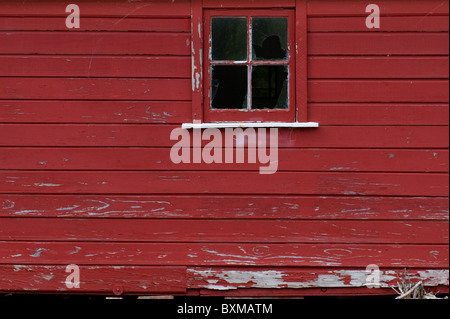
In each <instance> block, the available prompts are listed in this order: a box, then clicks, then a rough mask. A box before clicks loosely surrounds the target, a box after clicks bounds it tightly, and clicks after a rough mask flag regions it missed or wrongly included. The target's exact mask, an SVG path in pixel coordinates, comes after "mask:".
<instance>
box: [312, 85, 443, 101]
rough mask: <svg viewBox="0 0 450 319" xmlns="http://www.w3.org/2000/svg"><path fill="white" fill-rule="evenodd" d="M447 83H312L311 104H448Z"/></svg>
mask: <svg viewBox="0 0 450 319" xmlns="http://www.w3.org/2000/svg"><path fill="white" fill-rule="evenodd" d="M448 87H449V82H448V80H411V81H406V80H398V81H393V80H311V81H310V82H309V100H310V102H343V103H345V102H383V103H386V102H387V103H395V102H412V103H415V102H419V103H424V102H425V103H448V102H449V101H450V98H449V90H448Z"/></svg>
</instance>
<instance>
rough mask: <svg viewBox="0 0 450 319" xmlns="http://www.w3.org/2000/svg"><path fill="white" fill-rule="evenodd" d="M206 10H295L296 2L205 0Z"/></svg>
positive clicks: (281, 0)
mask: <svg viewBox="0 0 450 319" xmlns="http://www.w3.org/2000/svg"><path fill="white" fill-rule="evenodd" d="M203 7H204V8H214V9H220V8H228V9H230V8H231V9H236V8H257V9H260V8H295V0H277V1H272V0H220V1H217V0H203Z"/></svg>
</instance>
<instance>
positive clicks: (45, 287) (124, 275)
mask: <svg viewBox="0 0 450 319" xmlns="http://www.w3.org/2000/svg"><path fill="white" fill-rule="evenodd" d="M79 270H80V287H79V288H75V289H69V288H68V287H67V286H66V278H67V276H69V275H70V272H69V273H67V272H66V267H64V266H52V265H49V266H30V265H14V266H12V265H10V266H0V278H1V279H0V291H1V292H4V293H5V292H22V293H24V292H26V293H31V292H36V291H37V292H39V293H43V292H58V293H59V294H62V293H84V294H89V293H91V294H92V293H94V294H106V295H114V294H118V291H122V290H123V293H122V294H142V295H145V294H152V293H153V294H170V293H176V294H177V293H178V294H179V293H183V294H184V293H186V289H187V278H186V275H187V272H186V268H185V267H123V266H116V267H101V266H98V267H96V266H90V267H89V266H81V267H79Z"/></svg>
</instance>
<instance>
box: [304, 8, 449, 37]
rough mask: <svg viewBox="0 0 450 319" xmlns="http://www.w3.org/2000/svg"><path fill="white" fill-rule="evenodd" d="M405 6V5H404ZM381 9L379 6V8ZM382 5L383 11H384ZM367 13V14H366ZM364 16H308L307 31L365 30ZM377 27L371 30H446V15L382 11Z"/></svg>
mask: <svg viewBox="0 0 450 319" xmlns="http://www.w3.org/2000/svg"><path fill="white" fill-rule="evenodd" d="M404 7H405V6H404ZM380 9H381V8H380ZM384 9H385V8H384V7H383V11H384ZM367 15H368V14H367ZM365 22H366V17H345V16H343V17H329V16H328V17H310V18H309V19H308V31H309V32H367V31H369V30H368V29H367V25H366V23H365ZM382 22H383V23H381V24H380V28H379V29H370V31H371V32H448V31H449V29H450V28H449V19H448V16H437V15H434V16H433V15H422V16H396V17H389V16H386V15H385V13H384V12H383V13H382Z"/></svg>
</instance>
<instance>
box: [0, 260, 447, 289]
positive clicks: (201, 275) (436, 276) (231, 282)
mask: <svg viewBox="0 0 450 319" xmlns="http://www.w3.org/2000/svg"><path fill="white" fill-rule="evenodd" d="M0 274H1V276H0V278H1V279H0V291H2V292H31V291H40V292H45V291H50V292H53V291H58V292H60V293H61V292H66V293H89V292H95V293H105V294H117V293H118V292H120V293H122V294H124V295H129V294H149V293H186V290H187V289H208V290H212V291H222V292H223V291H230V290H237V289H305V288H362V287H366V285H367V282H366V277H367V274H366V272H365V271H362V270H351V269H342V270H326V269H324V270H320V271H317V270H316V269H302V270H301V271H299V270H298V269H287V268H272V269H267V268H266V269H249V268H231V269H230V268H226V269H220V268H214V269H211V268H208V269H207V268H189V269H185V268H181V267H180V268H173V267H160V268H155V267H141V266H139V267H92V266H91V267H86V266H83V267H80V286H79V288H77V289H68V288H67V286H66V284H65V280H66V277H67V275H68V274H67V273H66V272H65V267H61V266H32V265H14V266H0ZM403 276H405V273H404V271H401V270H398V269H386V270H383V271H382V273H381V275H380V279H381V280H380V288H390V287H393V286H394V287H395V286H396V284H397V282H398V281H400V280H401V278H403ZM409 276H410V277H411V279H412V280H414V281H416V280H417V281H423V282H424V285H425V286H426V287H438V286H444V285H448V270H423V269H413V270H411V271H410V272H409ZM137 277H140V278H141V279H140V280H139V281H137V280H136V279H135V278H137ZM298 293H300V294H301V292H300V291H298Z"/></svg>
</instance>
